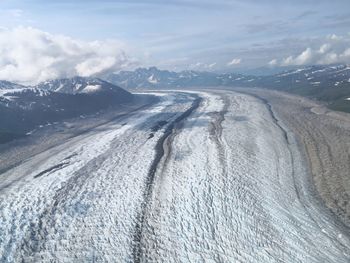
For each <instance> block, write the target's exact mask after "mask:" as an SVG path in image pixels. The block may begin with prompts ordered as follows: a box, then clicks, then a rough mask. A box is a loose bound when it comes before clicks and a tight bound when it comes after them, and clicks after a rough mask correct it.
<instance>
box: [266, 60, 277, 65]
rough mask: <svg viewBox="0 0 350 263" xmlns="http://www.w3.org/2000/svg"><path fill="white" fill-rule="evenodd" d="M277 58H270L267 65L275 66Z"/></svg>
mask: <svg viewBox="0 0 350 263" xmlns="http://www.w3.org/2000/svg"><path fill="white" fill-rule="evenodd" d="M277 63H278V62H277V59H272V60H271V61H270V62H269V63H268V64H269V66H276V65H277Z"/></svg>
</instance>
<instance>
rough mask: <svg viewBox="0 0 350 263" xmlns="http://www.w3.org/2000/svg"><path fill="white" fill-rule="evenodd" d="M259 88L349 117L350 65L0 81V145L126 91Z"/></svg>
mask: <svg viewBox="0 0 350 263" xmlns="http://www.w3.org/2000/svg"><path fill="white" fill-rule="evenodd" d="M120 87H122V88H120ZM191 87H202V88H203V87H204V88H205V87H216V88H219V87H226V88H231V87H260V88H269V89H276V90H283V91H287V92H291V93H295V94H299V95H304V96H308V97H311V98H315V99H319V100H322V101H325V102H326V103H327V104H328V106H329V107H330V108H332V109H335V110H341V111H347V112H350V66H349V65H328V66H308V67H300V68H297V69H293V70H287V71H284V72H282V73H278V74H274V75H270V76H251V75H243V74H236V73H222V74H219V73H212V72H199V71H181V72H172V71H168V70H160V69H157V68H156V67H151V68H147V69H146V68H139V69H136V70H135V71H121V72H119V73H116V74H110V75H107V76H104V80H102V79H98V78H83V77H74V78H66V79H57V80H50V81H46V82H43V83H40V84H38V85H36V86H33V87H25V86H22V85H19V84H15V83H11V82H8V81H0V143H1V142H4V141H8V140H10V139H13V138H15V137H18V136H23V135H24V134H26V133H27V132H29V131H30V130H31V129H33V128H34V127H36V126H38V125H43V124H47V123H52V122H55V121H60V120H63V119H66V118H71V117H77V116H79V115H82V114H91V113H94V112H97V111H99V110H102V109H105V108H107V107H111V106H117V105H120V104H123V103H127V102H130V101H132V98H133V95H132V94H131V93H129V92H128V91H126V90H124V89H123V88H125V89H176V88H191Z"/></svg>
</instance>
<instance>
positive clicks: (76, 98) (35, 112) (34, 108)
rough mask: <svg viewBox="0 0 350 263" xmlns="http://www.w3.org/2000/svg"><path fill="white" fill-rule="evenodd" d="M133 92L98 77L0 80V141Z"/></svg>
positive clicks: (125, 100) (124, 98)
mask: <svg viewBox="0 0 350 263" xmlns="http://www.w3.org/2000/svg"><path fill="white" fill-rule="evenodd" d="M132 99H133V95H132V94H131V93H129V92H128V91H125V90H123V89H121V88H119V87H117V86H115V85H113V84H111V83H107V82H105V81H103V80H100V79H92V78H80V77H77V78H72V79H62V80H53V81H47V82H45V83H41V84H39V85H37V86H35V87H24V86H21V85H17V84H14V83H10V82H7V81H0V143H3V142H7V141H10V140H12V139H14V138H17V137H22V136H25V135H26V134H27V133H28V132H30V131H31V130H32V129H34V128H35V127H38V126H40V125H47V124H50V123H53V122H58V121H61V120H64V119H68V118H73V117H78V116H80V115H85V114H93V113H96V112H98V111H100V110H103V109H106V108H108V107H115V106H119V105H121V104H124V103H129V102H131V101H132Z"/></svg>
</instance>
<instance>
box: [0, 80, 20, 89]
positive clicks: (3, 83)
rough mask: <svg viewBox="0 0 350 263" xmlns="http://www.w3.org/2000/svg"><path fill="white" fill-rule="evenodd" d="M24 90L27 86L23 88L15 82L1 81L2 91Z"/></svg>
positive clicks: (0, 87)
mask: <svg viewBox="0 0 350 263" xmlns="http://www.w3.org/2000/svg"><path fill="white" fill-rule="evenodd" d="M22 88H25V86H22V85H20V84H16V83H13V82H9V81H6V80H0V90H9V89H22Z"/></svg>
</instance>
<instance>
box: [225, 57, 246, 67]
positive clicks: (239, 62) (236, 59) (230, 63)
mask: <svg viewBox="0 0 350 263" xmlns="http://www.w3.org/2000/svg"><path fill="white" fill-rule="evenodd" d="M241 62H242V59H240V58H234V59H232V60H231V61H230V62H228V63H227V66H233V65H238V64H241Z"/></svg>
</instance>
